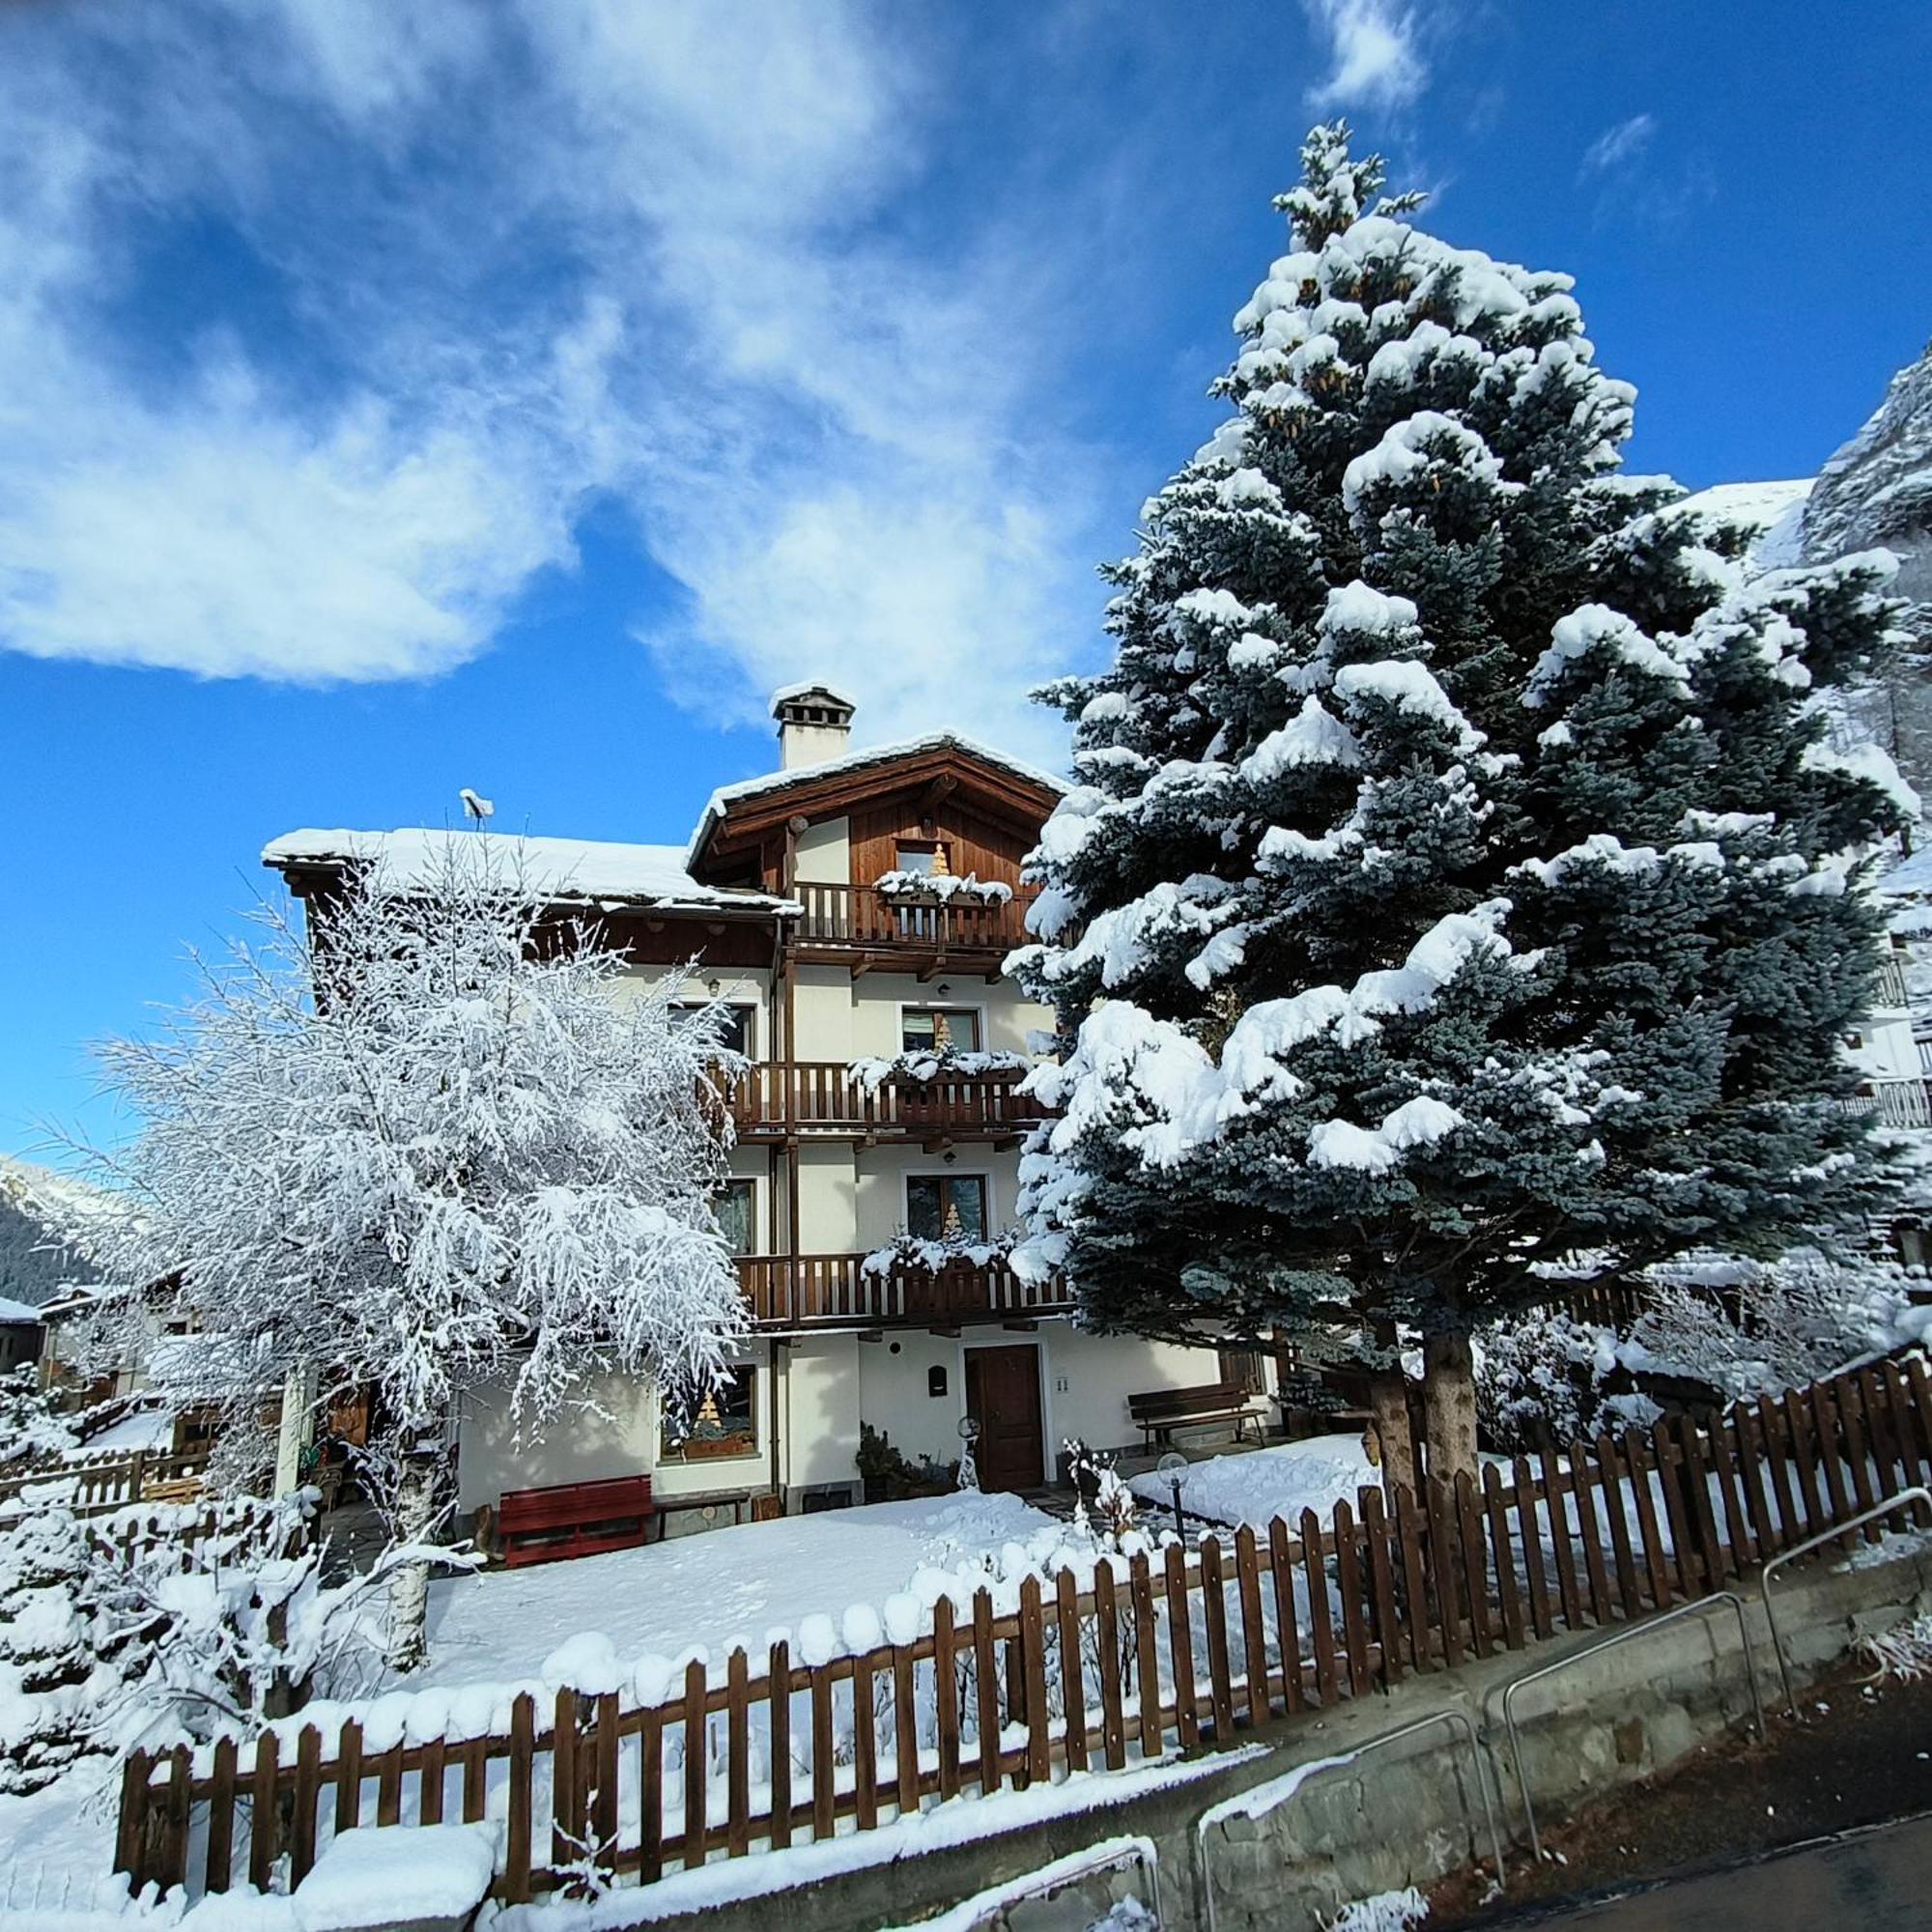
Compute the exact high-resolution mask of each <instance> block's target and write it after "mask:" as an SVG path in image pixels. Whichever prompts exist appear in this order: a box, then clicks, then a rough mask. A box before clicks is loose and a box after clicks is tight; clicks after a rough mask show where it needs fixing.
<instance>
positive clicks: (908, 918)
mask: <svg viewBox="0 0 1932 1932" xmlns="http://www.w3.org/2000/svg"><path fill="white" fill-rule="evenodd" d="M793 896H794V897H795V898H796V899H797V900H798V902H799V904H800V905H801V906H802V907H803V908H804V911H803V913H802V915H801V917H800V918H799V919H797V920H796V921H795V922H793V925H792V934H791V941H792V946H793V950H794V952H795V955H796V956H797V957H798V958H799V959H801V960H804V961H807V962H808V963H823V964H834V965H845V964H849V965H850V966H851V968H852V970H853V972H854V974H855V975H856V974H860V973H865V972H869V971H873V970H877V971H879V972H886V973H917V974H918V975H919V977H920V978H921V979H922V980H934V979H937V978H938V977H939V975H940V974H942V973H975V974H983V975H984V977H985V978H986V979H988V980H996V979H998V978H999V975H1000V964H1001V962H1002V961H1003V960H1004V959H1005V958H1006V956H1007V954H1008V953H1009V952H1011V951H1012V949H1013V948H1014V947H1015V946H1023V945H1025V944H1026V943H1027V941H1028V939H1029V937H1030V936H1031V935H1030V934H1029V933H1028V932H1027V929H1026V910H1027V907H1028V905H1030V904H1031V903H1032V901H1033V899H1034V897H1035V896H1036V895H1034V894H1031V893H1016V894H1015V895H1013V897H1012V898H1011V899H1009V900H1007V901H1004V902H1002V903H1000V904H997V905H995V904H988V903H987V902H986V901H984V900H980V899H974V900H968V899H965V898H963V897H955V898H954V899H952V901H951V902H949V903H941V902H940V901H938V900H926V899H906V898H901V897H899V896H897V895H891V894H886V893H882V892H879V891H878V890H876V888H874V887H871V886H821V885H809V884H801V885H799V886H797V887H795V888H794V891H793Z"/></svg>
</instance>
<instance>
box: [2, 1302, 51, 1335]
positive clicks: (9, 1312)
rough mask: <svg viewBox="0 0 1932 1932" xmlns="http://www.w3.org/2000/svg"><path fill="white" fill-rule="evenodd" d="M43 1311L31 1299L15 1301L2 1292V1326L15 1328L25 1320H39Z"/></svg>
mask: <svg viewBox="0 0 1932 1932" xmlns="http://www.w3.org/2000/svg"><path fill="white" fill-rule="evenodd" d="M40 1319H41V1311H40V1310H39V1309H38V1308H36V1307H35V1306H34V1305H33V1303H32V1302H30V1301H15V1300H14V1299H13V1298H12V1297H11V1296H10V1295H5V1294H0V1328H13V1327H16V1326H18V1324H19V1323H21V1322H23V1321H39V1320H40Z"/></svg>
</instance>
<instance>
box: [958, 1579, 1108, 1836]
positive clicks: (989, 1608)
mask: <svg viewBox="0 0 1932 1932" xmlns="http://www.w3.org/2000/svg"><path fill="white" fill-rule="evenodd" d="M1102 1567H1103V1568H1104V1567H1105V1566H1104V1565H1103V1566H1102ZM1095 1587H1096V1588H1097V1587H1098V1586H1097V1585H1096V1586H1095ZM973 1680H974V1688H975V1689H976V1690H978V1691H979V1693H980V1710H979V1724H980V1796H981V1797H982V1798H983V1797H986V1796H987V1795H988V1794H989V1793H992V1792H995V1791H997V1790H998V1789H999V1788H1000V1686H999V1680H998V1679H997V1678H996V1677H995V1676H994V1675H993V1599H992V1596H991V1594H990V1593H989V1592H987V1591H985V1590H980V1591H979V1592H978V1593H977V1594H976V1595H975V1596H974V1599H973ZM1114 1694H1115V1696H1116V1697H1117V1698H1118V1697H1119V1695H1120V1686H1119V1685H1118V1684H1116V1685H1115V1687H1114Z"/></svg>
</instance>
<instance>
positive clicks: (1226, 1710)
mask: <svg viewBox="0 0 1932 1932" xmlns="http://www.w3.org/2000/svg"><path fill="white" fill-rule="evenodd" d="M1201 1609H1202V1615H1203V1618H1204V1620H1205V1622H1206V1624H1207V1629H1208V1696H1209V1698H1210V1699H1211V1700H1212V1702H1213V1707H1214V1742H1215V1743H1216V1744H1217V1745H1225V1744H1226V1743H1228V1741H1229V1740H1230V1739H1231V1738H1232V1737H1233V1736H1234V1734H1235V1697H1234V1684H1233V1681H1232V1676H1233V1673H1232V1672H1231V1671H1230V1669H1229V1665H1228V1594H1227V1579H1226V1577H1224V1576H1223V1575H1222V1571H1221V1545H1220V1541H1219V1539H1218V1538H1215V1537H1212V1536H1208V1537H1204V1538H1203V1539H1202V1543H1201Z"/></svg>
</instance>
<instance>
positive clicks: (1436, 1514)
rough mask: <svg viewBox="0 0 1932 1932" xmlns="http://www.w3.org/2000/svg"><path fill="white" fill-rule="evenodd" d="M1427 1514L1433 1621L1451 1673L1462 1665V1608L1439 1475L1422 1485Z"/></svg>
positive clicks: (1446, 1500) (1452, 1537) (1445, 1495)
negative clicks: (1425, 1493)
mask: <svg viewBox="0 0 1932 1932" xmlns="http://www.w3.org/2000/svg"><path fill="white" fill-rule="evenodd" d="M1425 1488H1426V1490H1427V1501H1428V1514H1429V1548H1428V1555H1429V1577H1430V1581H1431V1583H1432V1584H1434V1586H1435V1589H1434V1595H1435V1621H1436V1624H1437V1626H1438V1628H1439V1629H1440V1631H1441V1633H1442V1657H1443V1661H1444V1662H1446V1663H1447V1664H1448V1666H1449V1668H1450V1669H1451V1670H1454V1669H1456V1668H1457V1667H1458V1666H1459V1665H1460V1664H1461V1663H1462V1662H1463V1605H1462V1599H1461V1596H1460V1594H1459V1592H1458V1590H1457V1587H1456V1536H1455V1533H1454V1531H1453V1530H1452V1528H1451V1526H1450V1524H1451V1518H1450V1506H1449V1495H1448V1492H1447V1491H1446V1490H1445V1489H1444V1488H1443V1485H1442V1478H1441V1477H1440V1476H1431V1477H1430V1478H1429V1481H1428V1483H1427V1484H1426V1485H1425Z"/></svg>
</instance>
